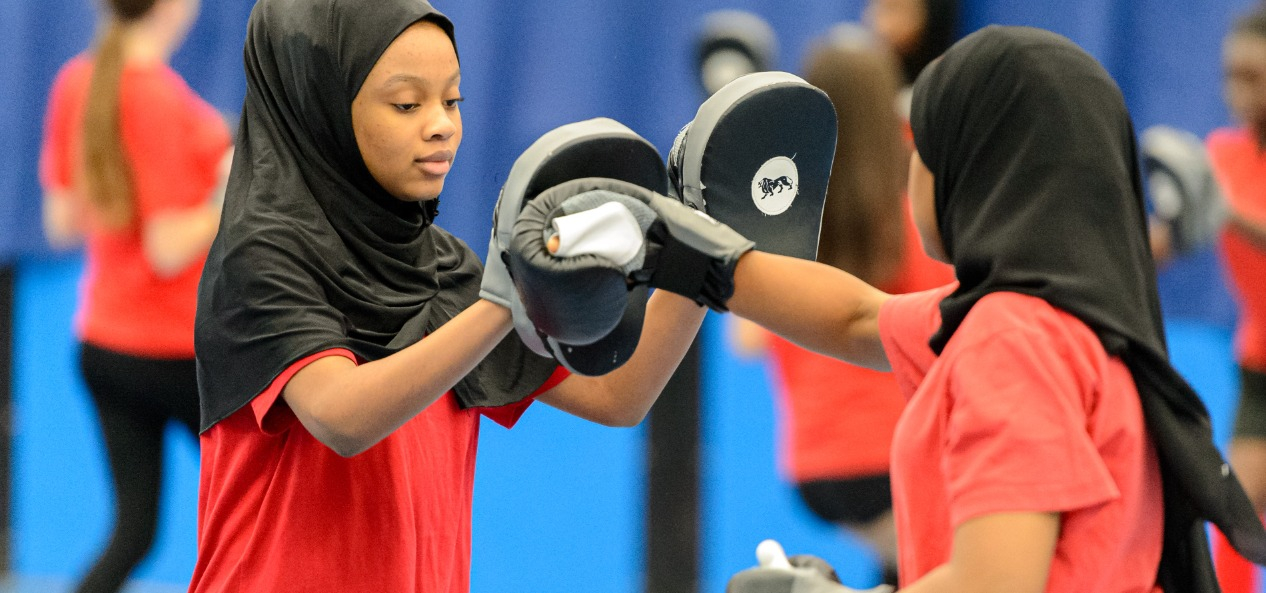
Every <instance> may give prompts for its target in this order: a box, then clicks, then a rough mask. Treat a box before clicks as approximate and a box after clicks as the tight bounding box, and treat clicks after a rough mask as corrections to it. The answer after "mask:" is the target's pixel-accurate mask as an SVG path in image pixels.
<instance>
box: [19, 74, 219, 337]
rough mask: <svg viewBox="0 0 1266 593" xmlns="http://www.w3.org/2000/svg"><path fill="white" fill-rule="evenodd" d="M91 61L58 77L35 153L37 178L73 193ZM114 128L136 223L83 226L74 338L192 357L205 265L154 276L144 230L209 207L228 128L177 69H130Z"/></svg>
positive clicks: (76, 196)
mask: <svg viewBox="0 0 1266 593" xmlns="http://www.w3.org/2000/svg"><path fill="white" fill-rule="evenodd" d="M91 77H92V62H91V61H90V60H89V59H88V58H87V57H85V56H79V57H77V58H75V59H73V60H71V61H70V62H68V63H67V64H66V65H65V66H64V67H62V70H61V71H60V72H59V73H58V75H57V78H56V80H55V81H54V83H53V88H52V91H51V93H50V97H49V105H48V114H47V119H46V122H45V128H44V143H43V148H42V152H41V155H40V180H41V182H42V183H43V185H44V187H45V188H47V189H49V190H55V191H58V192H65V193H66V195H68V196H69V199H72V200H77V201H79V204H77V206H78V207H79V208H78V209H79V210H80V211H83V212H85V213H90V212H91V209H90V208H89V207H88V204H87V200H86V198H84V197H82V196H80V195H79V194H78V193H77V192H75V191H73V189H74V185H75V172H76V168H77V167H78V166H79V164H78V161H79V157H78V155H79V152H80V150H81V149H82V145H83V133H82V127H83V126H82V125H81V122H82V120H83V112H84V105H85V102H86V100H87V97H88V83H89V81H90V79H91ZM119 109H120V130H121V135H122V138H123V148H124V153H125V154H126V156H127V158H128V162H129V164H130V165H131V172H132V187H133V197H134V201H135V202H134V203H135V205H136V217H135V219H134V220H133V222H132V224H130V225H129V226H127V227H126V228H123V229H120V230H108V229H105V228H103V227H101V226H100V225H99V224H97V223H95V222H94V221H93V220H92V219H91V216H89V217H88V219H87V220H86V221H85V222H86V224H87V226H88V229H87V232H86V238H85V247H86V253H87V264H86V270H85V274H84V278H83V281H82V284H81V286H80V302H79V310H78V312H77V314H76V322H75V323H76V327H77V331H78V333H79V337H80V339H82V340H84V341H86V342H90V343H92V344H95V345H98V346H101V347H104V348H108V349H110V350H115V351H118V352H124V353H128V354H135V355H140V356H153V357H163V358H192V357H193V322H194V305H195V301H196V295H197V291H198V278H199V277H200V276H201V275H202V261H201V259H199V260H198V262H197V263H195V264H193V265H190V266H188V267H187V268H185V269H184V270H182V271H181V272H180V273H179V274H177V275H176V276H175V277H172V278H160V277H159V276H158V275H157V274H155V273H154V271H153V269H152V268H151V267H150V266H149V262H148V260H146V258H145V254H144V248H143V244H142V234H141V231H142V228H143V225H144V224H145V222H146V220H148V219H150V218H152V217H154V216H155V215H158V214H160V213H163V212H166V211H173V210H184V209H188V208H191V207H194V206H198V205H200V204H204V203H206V200H207V198H208V197H209V195H210V193H211V189H212V188H213V187H215V184H216V182H217V180H218V169H219V165H220V160H221V159H222V157H223V156H224V154H225V151H226V150H227V149H228V148H229V144H230V142H231V140H232V139H231V138H230V135H229V130H228V126H227V125H226V124H225V123H224V120H223V119H222V118H221V117H220V115H219V113H218V112H216V110H215V109H214V108H213V107H211V106H210V105H208V104H207V103H206V102H205V101H203V100H202V99H200V98H199V97H198V96H197V94H195V93H194V92H193V90H192V89H190V88H189V86H188V85H187V84H186V83H185V81H184V79H182V78H181V77H180V75H179V74H177V73H176V72H175V71H173V70H172V69H171V68H169V67H167V66H166V65H164V64H160V63H154V64H145V65H128V66H126V67H125V68H124V69H123V75H122V79H121V81H120V98H119Z"/></svg>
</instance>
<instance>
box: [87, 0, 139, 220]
mask: <svg viewBox="0 0 1266 593" xmlns="http://www.w3.org/2000/svg"><path fill="white" fill-rule="evenodd" d="M156 1H157V0H108V1H107V2H106V4H107V5H106V6H105V7H104V8H105V10H106V14H105V15H104V16H103V18H102V25H103V26H102V29H101V31H100V33H99V34H98V37H97V41H96V43H95V45H94V53H95V59H94V61H93V69H92V79H91V81H90V82H89V84H88V99H87V103H86V105H85V107H84V119H83V154H82V158H83V161H82V164H83V166H82V167H81V169H80V172H81V173H80V174H81V176H82V177H81V178H80V182H81V183H80V187H81V188H82V190H83V191H84V193H85V194H86V195H87V197H88V200H89V202H90V203H91V204H92V205H93V206H94V207H95V208H96V211H97V215H98V218H99V220H100V221H101V222H102V223H103V224H104V225H105V226H106V227H107V228H121V227H124V226H126V225H127V224H128V223H129V222H131V220H132V216H133V212H134V210H135V204H134V198H133V197H132V169H131V166H130V165H129V163H128V160H127V155H126V154H125V153H124V150H123V138H122V129H121V127H120V114H119V95H120V81H121V80H122V77H123V66H124V62H125V59H126V56H125V55H124V50H125V41H126V37H127V29H128V26H129V25H130V24H132V23H133V22H134V21H136V20H137V19H139V18H141V17H143V16H145V14H146V13H148V12H149V10H150V9H151V8H153V6H154V3H155V2H156Z"/></svg>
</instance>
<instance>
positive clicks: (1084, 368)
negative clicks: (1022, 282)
mask: <svg viewBox="0 0 1266 593" xmlns="http://www.w3.org/2000/svg"><path fill="white" fill-rule="evenodd" d="M968 353H970V354H968ZM945 355H947V356H950V355H952V356H965V357H966V358H972V359H976V358H981V359H984V360H993V361H1006V360H1014V361H1016V362H1017V363H1019V361H1020V360H1019V359H1022V358H1023V359H1027V360H1028V361H1029V362H1031V363H1040V364H1042V365H1044V366H1046V367H1047V368H1052V369H1053V368H1056V367H1063V368H1065V369H1067V370H1069V371H1070V372H1072V373H1074V374H1077V375H1087V376H1089V375H1097V374H1098V373H1099V372H1101V371H1102V370H1103V369H1105V368H1106V365H1107V362H1108V354H1107V351H1106V350H1104V348H1103V344H1102V343H1101V342H1100V341H1099V337H1098V336H1097V335H1096V334H1095V333H1094V331H1093V330H1092V329H1090V326H1088V325H1086V323H1085V322H1083V321H1082V320H1081V319H1079V318H1077V317H1076V316H1074V315H1072V314H1071V313H1068V312H1066V311H1064V310H1062V309H1059V308H1058V307H1055V306H1054V305H1051V304H1050V303H1048V302H1047V301H1045V300H1043V299H1040V298H1038V297H1034V296H1029V295H1024V294H1018V293H1014V292H994V293H990V294H988V295H985V296H984V297H982V298H981V299H980V300H979V301H977V302H976V304H975V306H973V307H972V309H971V311H970V312H969V313H968V314H967V317H966V318H965V319H963V323H962V325H961V326H959V328H958V331H956V332H955V333H954V337H953V339H952V340H950V343H949V344H948V345H946V348H945ZM1018 366H1024V365H1022V364H1021V365H1018ZM1000 370H1001V369H1000Z"/></svg>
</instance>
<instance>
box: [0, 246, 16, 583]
mask: <svg viewBox="0 0 1266 593" xmlns="http://www.w3.org/2000/svg"><path fill="white" fill-rule="evenodd" d="M12 403H13V265H12V264H10V263H0V574H3V573H8V572H9V569H10V568H12V566H13V565H12V562H11V559H12V557H13V556H12V554H11V550H10V545H11V542H12V525H10V523H9V515H10V511H11V508H12V497H11V496H10V484H11V483H12V471H13V463H12V459H13V441H12V439H13V415H12V414H11V413H10V411H11V410H12V409H13V406H12Z"/></svg>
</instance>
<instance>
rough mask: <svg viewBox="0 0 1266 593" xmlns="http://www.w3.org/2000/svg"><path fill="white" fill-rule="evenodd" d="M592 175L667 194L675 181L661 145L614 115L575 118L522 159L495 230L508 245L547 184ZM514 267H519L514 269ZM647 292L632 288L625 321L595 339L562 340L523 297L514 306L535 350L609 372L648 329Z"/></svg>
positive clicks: (574, 366) (505, 190)
mask: <svg viewBox="0 0 1266 593" xmlns="http://www.w3.org/2000/svg"><path fill="white" fill-rule="evenodd" d="M587 177H606V178H611V179H616V180H622V181H625V182H628V183H630V184H633V185H635V186H638V187H642V188H645V189H648V190H651V191H655V192H660V193H663V192H665V191H667V188H668V174H667V171H666V170H665V168H664V162H663V160H662V159H661V157H660V154H659V152H658V151H657V150H656V149H655V147H654V146H653V145H651V144H650V143H649V142H647V141H646V140H645V139H644V138H642V137H641V136H638V135H637V134H636V133H634V132H633V131H632V130H630V129H628V128H627V127H625V126H624V125H623V124H620V123H619V122H617V121H615V120H611V119H607V118H595V119H591V120H585V121H581V122H576V123H572V124H567V125H564V126H561V127H559V128H556V129H554V130H551V131H549V132H548V133H546V134H544V135H543V136H541V137H540V138H539V139H537V140H536V141H535V142H533V143H532V145H531V146H529V147H528V149H527V150H525V151H524V152H523V154H522V155H520V156H519V158H518V159H516V160H515V162H514V165H513V167H511V169H510V174H509V175H508V176H507V178H506V183H505V185H504V186H503V187H502V192H501V197H500V199H499V200H498V202H497V209H496V213H495V215H494V222H493V233H494V234H495V235H496V237H497V239H498V240H499V241H500V242H501V244H502V245H509V244H510V241H511V239H512V237H513V235H514V226H515V223H516V221H517V220H518V218H519V215H520V213H521V212H522V211H523V210H524V208H525V207H526V206H527V204H529V203H530V202H532V201H533V200H534V199H535V198H537V197H538V196H539V195H541V194H542V192H544V191H545V190H548V189H550V188H552V187H554V186H557V185H559V184H562V183H565V182H568V181H572V180H576V179H581V178H587ZM503 255H504V256H505V258H506V260H509V259H511V256H510V254H509V252H506V253H504V254H503ZM514 273H515V271H514V270H513V269H512V270H511V274H514ZM595 275H596V273H595ZM515 281H516V282H515V284H516V291H518V290H517V288H518V285H519V284H520V283H519V282H518V279H517V278H516V279H515ZM646 297H647V291H646V288H645V287H641V288H635V289H634V290H633V291H631V292H630V291H627V290H626V293H625V295H624V299H625V311H626V317H625V318H621V319H619V320H617V323H616V325H615V328H614V329H613V330H612V332H611V333H609V334H608V335H606V336H604V337H602V338H600V339H598V340H597V341H595V342H592V343H589V344H587V345H581V344H571V345H568V344H565V343H560V342H559V341H558V340H557V339H556V338H552V337H549V336H548V335H546V334H545V333H544V332H542V331H540V330H539V329H538V328H537V327H536V326H535V325H534V324H533V322H532V320H531V319H530V317H529V316H528V315H527V312H526V309H527V307H526V304H524V303H523V302H522V299H521V298H520V299H516V300H515V302H513V303H511V310H512V312H513V317H514V327H515V331H516V332H517V333H518V334H519V337H520V338H521V339H522V340H523V342H524V344H526V345H527V346H528V347H529V348H531V349H532V350H533V351H534V352H536V353H538V354H540V355H542V356H552V357H554V358H556V359H558V360H559V361H560V362H561V363H563V365H564V366H566V367H567V368H568V369H570V370H571V371H572V372H576V373H580V374H585V375H601V374H604V373H607V372H610V371H611V370H614V369H615V368H617V367H619V366H620V365H622V364H624V362H625V361H626V360H628V357H629V356H630V355H632V352H633V348H634V347H636V345H637V337H638V336H639V335H640V334H641V329H642V327H641V315H642V313H643V312H644V311H645V304H646V303H645V301H646ZM598 298H600V297H597V296H595V297H592V300H596V299H598ZM630 318H635V319H630ZM630 336H631V337H630Z"/></svg>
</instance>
